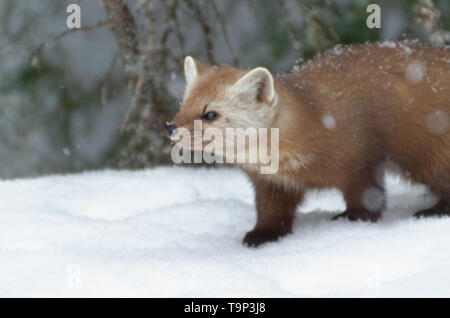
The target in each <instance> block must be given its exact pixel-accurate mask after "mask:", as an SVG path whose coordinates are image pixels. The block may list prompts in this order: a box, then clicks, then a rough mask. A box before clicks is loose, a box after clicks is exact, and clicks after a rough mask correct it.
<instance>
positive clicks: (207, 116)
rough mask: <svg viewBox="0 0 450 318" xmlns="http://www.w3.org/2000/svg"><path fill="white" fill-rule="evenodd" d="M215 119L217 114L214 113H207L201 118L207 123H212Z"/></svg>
mask: <svg viewBox="0 0 450 318" xmlns="http://www.w3.org/2000/svg"><path fill="white" fill-rule="evenodd" d="M217 117H219V114H217V113H216V112H207V113H206V114H204V115H203V116H202V118H203V119H205V120H207V121H214V120H216V119H217Z"/></svg>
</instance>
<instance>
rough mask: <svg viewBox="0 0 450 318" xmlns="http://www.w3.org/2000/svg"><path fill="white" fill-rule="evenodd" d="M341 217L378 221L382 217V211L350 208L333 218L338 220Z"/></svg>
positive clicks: (352, 219) (351, 219) (353, 219)
mask: <svg viewBox="0 0 450 318" xmlns="http://www.w3.org/2000/svg"><path fill="white" fill-rule="evenodd" d="M341 218H346V219H348V220H350V221H364V222H367V221H370V222H377V221H378V220H379V219H380V218H381V212H370V211H366V210H349V209H347V210H346V211H345V212H342V213H339V214H338V215H335V216H334V217H333V218H332V220H333V221H336V220H338V219H341Z"/></svg>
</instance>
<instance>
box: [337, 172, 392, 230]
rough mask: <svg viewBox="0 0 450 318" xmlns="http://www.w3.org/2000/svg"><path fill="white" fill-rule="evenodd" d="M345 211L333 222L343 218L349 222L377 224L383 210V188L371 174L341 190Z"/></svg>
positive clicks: (384, 204)
mask: <svg viewBox="0 0 450 318" xmlns="http://www.w3.org/2000/svg"><path fill="white" fill-rule="evenodd" d="M343 194H344V199H345V201H346V203H347V209H346V210H345V211H344V212H343V213H340V214H338V215H336V216H335V217H333V220H337V219H339V218H342V217H345V218H348V219H349V220H350V221H371V222H377V221H378V220H379V219H380V218H381V211H382V210H383V209H384V208H385V206H386V203H385V193H384V187H383V186H382V185H380V184H378V182H377V181H376V178H375V176H374V175H373V174H368V175H367V176H366V177H361V176H360V177H358V178H357V179H356V180H355V182H353V183H351V184H349V185H348V186H347V187H346V188H345V189H343Z"/></svg>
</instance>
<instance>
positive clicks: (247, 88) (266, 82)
mask: <svg viewBox="0 0 450 318" xmlns="http://www.w3.org/2000/svg"><path fill="white" fill-rule="evenodd" d="M234 86H235V88H236V89H237V90H238V92H239V93H240V94H248V95H249V96H251V97H252V98H255V99H256V101H257V102H259V103H262V102H265V103H267V104H269V105H274V104H276V99H277V96H276V93H275V88H274V84H273V77H272V74H270V72H269V71H268V70H267V69H266V68H264V67H257V68H255V69H253V70H251V71H250V72H248V73H247V74H245V75H244V76H242V77H241V78H240V79H239V80H238V81H237V82H236V84H234Z"/></svg>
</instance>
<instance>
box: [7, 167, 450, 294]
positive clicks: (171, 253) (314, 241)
mask: <svg viewBox="0 0 450 318" xmlns="http://www.w3.org/2000/svg"><path fill="white" fill-rule="evenodd" d="M386 181H387V189H388V193H389V196H388V200H387V205H388V208H387V210H386V211H385V212H384V216H383V219H382V220H381V221H380V222H379V223H376V224H367V223H362V222H350V221H347V220H344V219H342V220H338V221H334V222H332V221H330V219H331V217H332V216H334V215H335V213H337V212H338V211H342V210H343V209H344V208H345V205H344V202H343V200H342V197H341V195H340V193H339V192H338V191H336V190H331V191H325V192H322V193H311V194H310V195H308V199H307V202H306V203H305V204H304V205H303V206H301V207H299V209H298V211H297V219H296V223H295V225H294V233H293V234H292V235H290V236H288V237H285V238H283V239H282V240H280V241H279V242H276V243H270V244H266V245H264V246H262V247H260V248H257V249H250V248H248V247H245V246H243V245H242V244H241V239H242V237H243V235H244V234H245V232H246V231H248V230H250V229H251V228H252V226H253V225H254V222H255V211H254V205H253V190H252V188H251V186H250V184H249V182H248V181H247V179H246V178H245V176H244V175H243V173H241V172H240V171H238V170H234V169H192V168H181V167H174V168H158V169H154V170H145V171H135V172H129V171H124V172H117V171H100V172H86V173H83V174H79V175H68V176H49V177H41V178H36V179H24V180H12V181H11V180H9V181H0V196H1V199H0V211H1V212H0V259H1V262H0V296H2V297H12V296H31V297H37V296H58V297H71V296H86V297H92V296H106V297H107V296H122V297H127V296H137V297H140V296H154V297H163V296H167V297H182V296H184V297H190V296H194V297H197V296H202V297H218V296H224V297H227V296H234V297H237V296H248V297H257V296H274V297H283V296H284V297H291V296H325V297H331V296H344V297H349V296H358V297H360V296H381V297H390V296H447V297H448V296H450V272H449V271H448V268H449V266H450V250H449V248H448V247H449V244H450V235H449V228H450V218H449V219H447V218H441V219H421V220H415V219H414V218H412V217H411V215H412V213H413V212H414V211H416V210H419V209H422V208H425V207H427V206H429V205H431V204H432V203H433V202H432V201H433V198H431V197H429V196H428V195H427V194H426V193H427V192H426V189H425V187H424V186H421V185H410V184H408V183H406V182H404V181H402V180H401V179H400V178H398V177H393V176H388V177H387V179H386ZM311 211H314V212H313V213H309V212H311ZM325 211H327V212H325ZM330 211H333V212H330Z"/></svg>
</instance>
